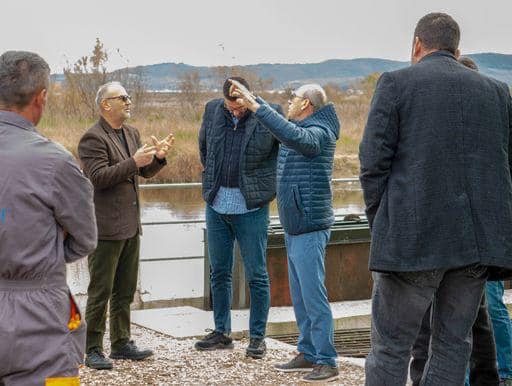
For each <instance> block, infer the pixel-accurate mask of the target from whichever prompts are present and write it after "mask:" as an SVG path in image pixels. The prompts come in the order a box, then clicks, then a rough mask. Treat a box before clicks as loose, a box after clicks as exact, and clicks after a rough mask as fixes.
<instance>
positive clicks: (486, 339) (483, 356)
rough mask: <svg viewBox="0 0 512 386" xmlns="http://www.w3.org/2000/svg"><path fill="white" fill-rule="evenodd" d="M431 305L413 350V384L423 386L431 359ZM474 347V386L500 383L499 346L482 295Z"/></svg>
mask: <svg viewBox="0 0 512 386" xmlns="http://www.w3.org/2000/svg"><path fill="white" fill-rule="evenodd" d="M430 311H431V310H430V308H429V310H428V311H427V313H426V314H425V317H424V318H423V322H422V325H421V329H420V332H419V334H418V337H417V339H416V342H415V343H414V346H413V349H412V361H411V367H410V374H411V379H412V384H413V386H419V385H420V381H421V376H422V375H423V370H424V368H425V364H426V363H427V360H428V352H429V345H430V320H431V312H430ZM472 332H473V349H472V351H471V359H470V361H469V369H470V372H469V380H470V384H471V386H496V385H497V384H498V383H499V381H500V380H499V376H498V367H497V366H496V359H495V358H496V348H495V345H494V335H493V330H492V326H491V320H490V317H489V313H488V312H487V301H486V297H485V293H484V296H482V301H481V302H480V307H479V308H478V315H477V318H476V320H475V324H473V328H472Z"/></svg>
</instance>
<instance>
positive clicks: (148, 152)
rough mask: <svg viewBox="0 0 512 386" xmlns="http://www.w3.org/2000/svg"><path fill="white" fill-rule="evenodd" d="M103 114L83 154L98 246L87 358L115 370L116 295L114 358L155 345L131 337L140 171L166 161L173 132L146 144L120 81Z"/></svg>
mask: <svg viewBox="0 0 512 386" xmlns="http://www.w3.org/2000/svg"><path fill="white" fill-rule="evenodd" d="M96 104H97V105H98V109H99V111H100V115H101V117H100V119H99V121H98V123H96V124H95V125H94V126H93V127H91V128H90V129H89V130H88V131H87V132H86V133H85V134H84V136H83V137H82V139H81V140H80V143H79V145H78V155H79V157H80V160H81V162H82V166H83V169H84V172H85V174H86V175H87V177H89V179H90V180H91V182H92V184H93V186H94V204H95V206H96V218H97V223H98V239H99V241H98V247H97V248H96V251H95V252H94V253H93V254H91V255H90V256H89V259H88V264H89V273H90V283H89V287H88V289H87V296H88V298H87V309H86V314H85V319H86V322H87V343H86V352H87V356H86V360H85V363H86V365H87V366H89V367H91V368H95V369H111V368H112V362H111V361H110V360H108V359H107V358H105V356H104V355H103V335H104V333H105V323H106V315H107V303H108V301H109V300H110V340H111V348H112V352H111V354H110V358H113V359H132V360H141V359H144V358H146V357H148V356H150V355H152V351H151V350H139V349H138V348H137V347H136V346H135V344H134V342H133V341H132V340H130V304H131V302H132V301H133V296H134V294H135V290H136V286H137V274H138V267H139V244H140V241H139V235H140V234H141V232H142V229H141V224H140V213H139V197H138V176H139V175H141V176H143V177H145V178H149V177H152V176H154V175H155V174H156V173H158V171H159V170H160V169H161V168H162V167H163V166H164V165H165V164H166V161H165V156H166V154H167V151H168V150H169V147H170V145H171V141H172V137H171V136H168V137H167V138H165V139H164V140H162V141H158V140H157V139H156V138H154V137H153V138H152V139H153V144H154V146H147V145H144V146H142V145H141V140H140V134H139V132H138V130H137V129H136V128H134V127H131V126H128V125H126V124H125V123H124V122H125V121H126V120H127V119H128V118H130V112H131V99H130V96H129V95H128V94H127V93H126V90H125V89H124V88H123V86H122V85H121V84H120V83H117V82H111V83H107V84H105V85H103V86H101V87H100V88H99V90H98V93H97V96H96Z"/></svg>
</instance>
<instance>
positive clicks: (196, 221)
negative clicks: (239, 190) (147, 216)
mask: <svg viewBox="0 0 512 386" xmlns="http://www.w3.org/2000/svg"><path fill="white" fill-rule="evenodd" d="M347 214H348V213H346V214H336V213H335V214H334V217H336V218H339V217H344V216H346V215H347ZM350 214H355V215H357V216H359V217H361V216H366V214H365V213H350ZM269 219H270V220H279V216H269ZM205 222H206V219H205V218H198V219H193V220H170V221H148V222H142V223H141V224H142V225H182V224H204V223H205Z"/></svg>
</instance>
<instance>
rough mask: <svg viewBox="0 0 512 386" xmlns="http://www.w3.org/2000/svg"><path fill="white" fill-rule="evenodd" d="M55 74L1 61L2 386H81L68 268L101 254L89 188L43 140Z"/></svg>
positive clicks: (81, 328)
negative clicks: (57, 383) (41, 125)
mask: <svg viewBox="0 0 512 386" xmlns="http://www.w3.org/2000/svg"><path fill="white" fill-rule="evenodd" d="M49 76H50V68H49V67H48V64H47V63H46V62H45V61H44V60H43V59H42V58H41V57H40V56H39V55H37V54H34V53H31V52H23V51H9V52H5V53H4V54H2V55H1V56H0V138H1V141H0V165H2V169H1V170H2V171H1V173H0V213H1V215H0V245H1V248H0V305H1V306H0V385H6V386H11V385H36V384H37V385H40V384H44V383H47V384H49V383H51V382H52V379H54V378H59V379H60V380H61V381H62V382H66V384H70V385H71V384H73V385H74V384H76V385H78V384H79V381H78V366H79V364H80V363H82V361H83V355H84V346H85V323H84V322H83V321H81V317H80V313H79V311H78V307H77V306H76V304H75V302H74V301H73V299H72V297H71V294H70V291H69V289H68V286H67V285H66V263H70V262H73V261H75V260H77V259H80V258H81V257H83V256H86V255H88V254H89V253H91V252H92V251H93V250H94V248H95V247H96V238H97V237H96V218H95V215H94V206H93V201H92V185H91V184H90V182H89V181H88V180H87V178H86V177H85V176H84V175H83V174H82V172H81V171H80V169H79V167H78V165H77V163H76V162H75V160H74V158H73V157H72V156H71V154H70V153H69V152H67V151H66V150H65V149H64V148H63V147H61V146H60V145H58V144H56V143H53V142H52V141H50V140H48V139H47V138H45V137H43V136H42V135H41V134H39V133H38V132H37V130H36V128H35V126H36V125H37V123H38V122H39V120H40V118H41V116H42V114H43V110H44V106H45V103H46V95H47V90H48V85H49V80H50V79H49Z"/></svg>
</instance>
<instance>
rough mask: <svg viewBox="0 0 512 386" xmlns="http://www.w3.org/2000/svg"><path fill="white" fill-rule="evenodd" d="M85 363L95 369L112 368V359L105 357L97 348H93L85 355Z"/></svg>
mask: <svg viewBox="0 0 512 386" xmlns="http://www.w3.org/2000/svg"><path fill="white" fill-rule="evenodd" d="M85 365H86V366H87V367H90V368H91V369H95V370H112V367H114V366H113V365H112V361H110V360H108V359H107V358H105V355H103V353H102V352H101V349H99V348H93V349H92V350H90V351H89V352H88V353H87V355H86V356H85Z"/></svg>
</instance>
